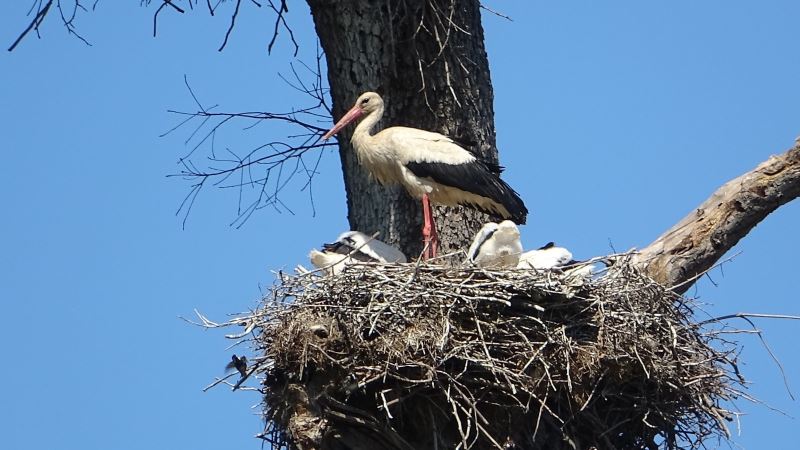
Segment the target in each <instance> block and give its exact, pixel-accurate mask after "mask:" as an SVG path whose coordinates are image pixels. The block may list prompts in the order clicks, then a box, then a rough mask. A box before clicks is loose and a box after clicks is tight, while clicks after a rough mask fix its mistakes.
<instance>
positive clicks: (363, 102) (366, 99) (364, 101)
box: [361, 97, 369, 105]
mask: <svg viewBox="0 0 800 450" xmlns="http://www.w3.org/2000/svg"><path fill="white" fill-rule="evenodd" d="M367 103H369V97H367V98H365V99H364V100H361V104H362V105H366V104H367Z"/></svg>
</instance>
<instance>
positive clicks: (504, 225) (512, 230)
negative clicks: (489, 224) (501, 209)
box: [495, 220, 519, 238]
mask: <svg viewBox="0 0 800 450" xmlns="http://www.w3.org/2000/svg"><path fill="white" fill-rule="evenodd" d="M495 233H498V234H502V235H506V236H509V237H513V238H519V228H517V224H515V223H514V222H512V221H510V220H504V221H502V222H500V223H499V224H497V231H495Z"/></svg>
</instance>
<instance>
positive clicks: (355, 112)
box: [322, 105, 364, 141]
mask: <svg viewBox="0 0 800 450" xmlns="http://www.w3.org/2000/svg"><path fill="white" fill-rule="evenodd" d="M362 114H364V110H363V109H361V108H359V107H358V105H356V106H353V107H352V108H350V111H347V114H345V115H344V116H343V117H342V118H341V119H339V121H338V122H336V125H334V126H333V128H331V129H330V130H329V131H328V132H327V133H325V135H324V136H322V140H323V141H327V140H328V139H330V138H331V136H333V135H334V134H336V133H338V132H339V130H341V129H342V128H344V127H345V126H347V124H349V123H350V122H352V121H354V120H356V119H358V118H359V117H361V115H362Z"/></svg>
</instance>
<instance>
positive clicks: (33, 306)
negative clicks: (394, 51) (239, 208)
mask: <svg viewBox="0 0 800 450" xmlns="http://www.w3.org/2000/svg"><path fill="white" fill-rule="evenodd" d="M29 3H30V2H25V1H17V2H8V4H7V5H5V6H4V7H3V14H2V15H0V44H3V47H5V46H7V45H9V44H10V43H11V42H12V41H13V40H14V39H15V38H16V35H17V33H18V32H19V31H20V30H21V29H22V28H23V27H24V25H25V23H26V20H28V19H27V18H26V17H25V16H24V14H25V12H26V10H27V8H28V6H29ZM137 3H138V2H134V1H128V2H119V1H113V2H112V1H101V2H100V3H99V5H98V10H97V11H96V12H94V13H92V14H88V15H83V16H81V17H80V18H79V22H78V25H79V31H80V32H81V33H83V34H84V36H85V37H86V38H87V39H89V40H90V41H91V42H92V44H93V46H92V47H86V46H84V45H83V44H82V43H81V42H79V41H78V40H76V39H73V38H70V37H69V36H67V35H66V32H65V31H64V30H63V28H62V27H61V26H60V24H59V23H58V20H57V17H56V16H53V17H51V18H50V19H51V20H48V23H46V24H45V25H44V27H43V30H42V35H43V39H41V40H37V39H35V38H30V37H29V38H28V39H27V40H26V41H24V42H23V43H22V44H21V45H20V47H19V48H18V49H17V50H16V51H15V52H13V53H7V52H2V55H0V76H1V77H2V83H0V105H1V107H0V132H1V133H2V139H1V140H0V148H2V156H3V161H2V162H3V163H2V164H0V183H2V189H0V202H1V204H2V205H3V214H2V220H0V255H1V257H0V301H1V302H2V311H3V315H4V320H3V326H2V327H0V348H2V353H1V354H2V358H3V360H4V363H3V368H4V369H3V370H2V371H0V402H1V403H2V407H0V448H4V449H16V448H26V449H29V450H33V449H51V448H60V449H84V450H86V449H141V448H149V449H175V448H187V449H188V448H191V449H195V450H203V449H218V448H239V449H248V448H249V449H257V448H260V441H258V440H256V439H253V438H252V436H253V435H254V434H256V433H258V432H259V431H260V430H261V426H262V425H261V421H260V418H259V417H258V415H257V413H258V412H259V408H258V407H257V406H256V407H254V408H251V406H253V405H257V403H258V402H259V398H258V397H257V395H255V394H253V393H246V392H237V393H231V392H230V391H229V390H227V389H217V390H213V391H211V392H209V393H202V392H201V388H202V387H204V386H205V385H206V384H207V383H208V382H210V381H211V380H212V379H213V377H214V376H217V375H220V374H221V372H222V368H223V366H224V364H225V363H226V362H227V360H228V359H229V358H230V354H231V353H232V350H229V349H227V348H226V347H227V345H228V344H229V343H230V342H229V341H226V340H224V339H223V337H222V334H223V333H221V332H204V331H202V330H200V329H198V328H193V327H191V326H188V325H186V324H185V323H183V322H181V321H180V320H178V319H177V317H178V316H179V315H191V314H192V310H193V309H195V308H197V309H198V310H200V311H203V312H204V313H206V314H207V315H208V316H209V317H211V318H213V319H218V320H223V319H224V318H225V315H226V314H228V313H234V312H237V311H243V310H247V309H248V308H250V307H252V306H254V305H255V303H256V301H257V300H258V298H259V294H260V289H261V288H262V287H264V286H269V285H270V284H271V283H272V279H273V276H272V274H271V272H270V271H272V270H277V269H290V268H291V267H293V266H294V265H295V264H297V263H300V262H304V260H305V255H306V254H307V252H308V250H309V249H310V248H311V247H313V246H317V245H319V244H320V243H322V242H324V241H329V240H331V239H332V238H334V237H335V236H336V235H337V234H338V233H339V232H341V231H343V230H345V229H347V224H346V211H345V199H344V190H343V187H342V182H341V173H340V168H339V160H338V157H337V156H336V154H335V153H333V152H332V151H328V152H327V153H326V154H325V155H324V157H323V160H322V166H321V169H320V170H321V174H320V175H319V176H318V178H317V179H316V180H315V184H314V191H313V192H314V196H315V200H316V215H312V208H311V205H310V203H309V201H308V194H307V193H306V192H299V191H298V189H297V188H299V185H297V186H294V188H292V189H289V190H288V191H287V193H286V195H285V196H284V198H283V200H284V201H285V202H286V203H287V204H289V205H290V206H291V207H292V208H293V211H294V213H295V214H294V215H291V214H288V213H286V212H283V213H278V212H275V211H271V210H264V211H262V212H261V213H260V214H258V215H256V216H255V217H253V218H252V219H251V220H250V221H249V222H248V223H247V224H246V225H245V227H244V228H242V229H234V228H231V227H229V225H228V224H229V223H230V222H231V221H232V220H233V219H234V218H235V213H236V211H235V208H236V202H235V200H236V199H235V197H234V196H233V195H231V194H228V193H224V192H214V191H207V192H205V193H204V194H203V195H201V197H200V198H199V202H198V204H197V205H196V207H195V210H194V212H193V214H192V216H191V217H190V220H189V222H188V225H187V227H186V229H185V230H183V229H181V222H180V219H179V218H177V217H176V216H175V210H176V208H177V206H178V204H179V203H180V201H181V200H182V197H183V195H184V194H185V192H186V188H187V184H186V183H183V182H181V181H180V180H177V179H167V178H165V175H166V174H169V173H173V172H175V171H176V170H177V166H176V161H177V158H178V157H179V156H180V155H181V154H183V153H184V152H185V151H186V150H187V149H186V147H185V146H184V145H183V140H184V139H185V138H186V137H187V136H186V134H181V133H179V134H176V135H172V136H169V137H167V138H159V137H158V135H159V134H160V133H162V132H164V131H165V130H167V129H169V128H170V127H171V126H172V125H174V124H175V121H176V118H175V117H173V116H170V115H169V114H167V113H166V110H167V109H169V108H174V109H191V108H192V107H193V104H192V101H191V99H190V97H189V96H188V94H187V92H186V90H185V88H184V86H183V75H184V74H186V75H188V76H189V78H190V80H191V82H192V85H193V87H194V88H195V90H196V92H197V93H198V95H199V96H200V97H201V98H202V99H204V101H205V102H207V103H209V104H213V103H219V104H221V105H222V106H221V109H225V110H285V109H288V108H289V107H291V105H292V104H294V103H296V102H297V97H296V96H295V95H294V93H293V92H292V91H291V90H290V89H287V88H286V87H285V85H283V84H282V82H281V81H280V79H279V78H278V77H277V74H278V72H283V73H287V72H288V70H289V66H288V64H289V62H290V61H292V58H291V46H290V45H289V42H288V41H287V40H286V39H285V36H284V37H283V38H281V39H280V41H279V44H278V46H277V49H276V51H275V52H274V53H273V55H272V56H268V55H267V53H266V45H267V43H268V41H269V37H270V33H271V29H272V23H273V18H272V16H271V15H270V14H269V12H268V11H266V10H265V8H263V9H262V10H256V9H255V7H254V6H253V5H252V4H251V3H249V2H243V8H244V9H245V11H243V12H242V14H241V15H240V21H239V22H240V23H239V25H238V26H237V28H236V30H235V31H234V33H233V35H232V37H231V40H230V42H229V45H228V48H227V50H226V51H224V52H223V53H218V52H217V51H216V48H217V47H218V46H219V43H220V40H221V39H222V36H223V34H224V31H225V28H226V26H227V19H226V18H225V17H224V15H221V16H218V17H216V18H213V19H209V18H206V17H205V15H204V14H195V17H181V16H178V15H176V14H173V13H171V12H170V11H164V14H163V17H162V20H161V22H160V36H159V37H158V38H157V39H153V38H152V37H151V26H152V22H151V15H152V13H153V9H143V8H139V7H137V6H136V5H137ZM509 3H510V4H509ZM290 6H291V12H290V14H289V20H290V22H291V24H292V26H293V27H294V29H295V32H296V33H297V36H298V40H299V42H300V44H301V52H300V55H299V57H300V58H301V59H305V60H309V59H310V58H311V57H313V55H314V51H315V38H314V34H313V29H312V23H311V19H310V16H309V14H308V12H307V9H306V6H305V4H304V3H303V2H299V1H298V2H292V4H291V5H290ZM490 6H492V7H493V8H496V9H499V10H501V11H503V12H504V13H506V14H509V15H511V16H512V17H513V18H514V21H513V22H507V21H505V20H503V19H500V18H497V17H495V16H493V15H490V14H485V15H484V23H485V28H486V37H487V47H488V52H489V57H490V60H491V68H492V78H493V81H494V90H495V112H496V118H497V122H496V126H497V135H498V142H499V146H500V149H501V155H500V156H501V161H502V163H503V164H504V165H505V166H506V167H507V172H506V178H507V180H508V181H509V183H510V184H511V185H512V186H514V187H515V188H516V189H517V190H518V191H519V192H520V194H521V195H522V197H523V198H524V199H525V200H526V202H527V204H528V206H529V208H530V209H531V211H532V216H531V217H530V219H529V225H527V226H526V227H525V228H524V229H523V239H524V242H525V244H526V246H527V247H534V246H538V245H541V244H542V243H544V242H547V241H550V240H554V241H556V242H559V243H561V244H563V245H566V246H568V247H570V248H571V249H572V250H573V252H574V253H575V255H576V256H578V257H590V256H594V255H599V254H604V253H607V252H609V251H610V250H611V249H610V244H613V246H614V247H615V248H616V249H618V250H625V249H628V248H630V247H634V246H644V245H646V244H647V243H648V242H650V241H651V240H652V239H654V238H655V237H656V236H657V235H659V234H660V233H661V232H662V231H664V230H665V229H666V228H667V227H669V226H671V225H672V224H673V223H674V222H676V221H677V220H678V219H680V218H681V217H682V216H683V215H685V214H686V213H687V212H688V211H690V210H691V209H692V208H694V207H695V206H696V205H697V204H698V203H699V202H701V201H702V200H703V199H705V198H706V197H707V196H708V195H709V194H710V193H711V192H712V191H713V190H714V189H715V188H716V187H718V186H719V185H720V184H722V183H723V182H725V181H726V180H728V179H730V178H733V177H735V176H738V175H739V174H741V173H743V172H745V171H747V170H749V169H751V168H753V167H754V166H755V165H756V164H758V163H759V162H761V161H762V160H764V159H766V158H767V157H768V156H769V155H770V154H773V153H778V152H782V151H783V150H785V149H786V148H788V147H789V146H790V145H791V144H792V142H793V141H794V139H795V137H797V136H798V135H800V114H798V105H800V83H798V74H800V48H798V46H797V43H798V41H797V18H798V17H800V3H798V2H796V1H790V0H786V1H771V2H751V1H720V0H716V1H705V2H695V1H691V2H690V1H673V2H633V1H629V2H490ZM281 133H284V134H285V133H286V131H285V130H281V129H269V128H263V129H261V128H257V129H255V130H251V131H248V132H246V131H243V130H241V127H231V128H229V129H228V131H227V132H225V133H224V134H223V135H221V136H220V139H221V141H220V142H224V145H227V146H230V147H231V148H232V149H244V148H246V146H247V145H250V144H252V143H253V142H258V141H269V140H273V139H275V138H279V137H281V136H282V135H283V134H281ZM798 229H800V204H797V203H796V202H795V203H792V204H789V205H787V206H785V207H783V208H781V209H780V210H779V211H778V212H777V213H776V214H774V215H772V216H770V217H769V218H768V219H767V220H766V221H765V222H763V223H762V224H761V225H759V226H758V227H757V228H756V229H755V230H754V231H753V232H752V233H751V234H750V235H749V236H747V237H746V238H745V239H744V240H743V241H742V242H741V243H740V245H739V246H737V248H736V250H735V251H736V252H741V255H739V256H738V257H737V258H736V259H735V261H733V262H732V263H728V264H726V265H725V266H724V273H723V271H721V270H715V271H714V272H713V273H712V277H713V279H714V281H715V282H716V283H717V286H714V285H713V284H711V283H710V282H708V281H706V280H704V281H703V282H701V283H699V285H698V286H697V289H695V290H692V291H691V293H692V294H693V295H697V296H699V297H700V298H701V300H702V301H704V302H708V303H710V304H711V305H709V306H708V307H707V309H708V310H710V311H711V313H712V314H726V313H734V312H739V311H749V312H765V313H787V314H800V306H798V302H797V286H796V275H795V272H796V271H795V269H796V267H797V255H798V253H800V239H798V232H797V230H798ZM759 325H760V326H761V328H763V329H764V330H765V332H766V338H767V340H768V341H769V343H770V344H771V346H772V349H773V350H774V351H775V353H776V354H777V355H778V357H779V358H780V359H781V360H782V362H783V364H784V367H785V369H786V373H787V376H788V378H789V382H790V383H791V385H792V386H793V388H794V389H795V391H794V392H795V394H797V395H800V355H798V351H797V339H796V335H797V333H798V331H800V323H789V322H780V321H760V322H759ZM742 344H743V346H744V351H743V353H742V355H741V358H742V363H743V365H742V369H743V371H744V373H745V374H746V376H747V377H748V378H749V379H750V380H752V382H753V385H752V391H751V393H752V394H753V395H755V396H757V397H759V398H761V399H763V400H764V401H766V402H768V403H769V404H770V405H771V406H773V407H775V408H778V409H781V410H783V411H785V412H786V413H787V414H788V415H789V416H791V417H789V416H785V415H781V414H780V413H776V412H774V411H771V410H769V409H767V408H766V407H764V406H760V405H753V404H750V403H748V402H746V401H739V402H738V403H737V404H738V406H739V407H740V408H741V409H742V410H743V411H744V412H746V413H747V415H746V416H745V417H744V418H743V420H742V430H741V435H739V436H736V438H735V441H736V442H737V443H738V444H741V445H743V446H744V447H746V448H750V449H759V448H775V449H783V448H794V447H796V445H797V438H796V429H797V427H798V420H797V419H794V417H800V406H799V405H798V403H797V402H796V401H791V400H790V399H789V398H788V395H787V392H786V390H785V388H784V387H783V382H782V378H781V376H780V374H779V371H778V369H777V368H776V366H775V365H774V364H773V363H772V362H771V361H770V360H769V358H768V356H767V355H766V352H765V351H764V350H763V348H761V347H760V344H759V343H758V341H757V340H755V339H750V338H748V339H744V340H742ZM236 351H238V349H237V350H236ZM733 431H734V432H735V433H736V432H737V430H736V429H735V427H734V429H733Z"/></svg>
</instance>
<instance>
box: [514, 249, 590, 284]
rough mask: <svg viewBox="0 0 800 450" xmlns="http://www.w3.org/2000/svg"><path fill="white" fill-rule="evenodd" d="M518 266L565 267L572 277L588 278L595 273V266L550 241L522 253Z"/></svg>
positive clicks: (533, 267)
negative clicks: (575, 258)
mask: <svg viewBox="0 0 800 450" xmlns="http://www.w3.org/2000/svg"><path fill="white" fill-rule="evenodd" d="M517 268H518V269H535V270H544V269H554V268H563V269H564V273H565V274H566V275H568V276H570V277H576V278H588V277H591V276H592V275H593V274H594V269H595V266H594V264H586V263H585V261H576V260H574V259H572V252H570V251H569V250H567V249H566V248H564V247H557V246H556V244H555V243H553V242H548V243H547V244H545V245H544V246H543V247H540V248H538V249H536V250H531V251H528V252H525V253H523V254H522V255H520V257H519V263H518V264H517Z"/></svg>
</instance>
